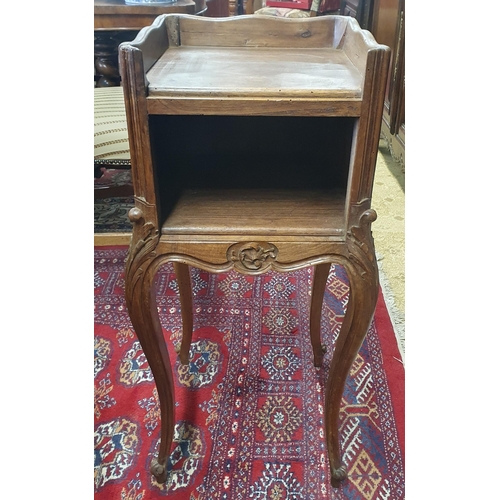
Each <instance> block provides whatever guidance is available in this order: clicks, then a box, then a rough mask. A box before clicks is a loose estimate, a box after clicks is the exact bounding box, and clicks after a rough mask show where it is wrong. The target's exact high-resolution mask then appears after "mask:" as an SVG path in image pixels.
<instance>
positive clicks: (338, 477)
mask: <svg viewBox="0 0 500 500" xmlns="http://www.w3.org/2000/svg"><path fill="white" fill-rule="evenodd" d="M331 475H332V479H331V484H332V487H333V488H339V487H340V483H341V482H342V481H343V480H344V479H346V478H347V469H346V468H345V466H344V465H341V466H340V467H339V468H338V469H332V471H331Z"/></svg>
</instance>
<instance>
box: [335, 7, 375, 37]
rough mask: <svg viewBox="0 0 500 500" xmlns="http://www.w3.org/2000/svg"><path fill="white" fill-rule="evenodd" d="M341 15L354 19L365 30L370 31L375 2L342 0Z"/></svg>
mask: <svg viewBox="0 0 500 500" xmlns="http://www.w3.org/2000/svg"><path fill="white" fill-rule="evenodd" d="M340 13H341V14H342V15H343V16H349V17H354V18H355V19H356V20H357V21H358V23H359V25H360V26H361V27H362V28H363V29H367V30H370V27H371V23H372V16H373V0H342V1H341V2H340Z"/></svg>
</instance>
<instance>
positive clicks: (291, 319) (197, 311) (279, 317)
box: [94, 249, 404, 500]
mask: <svg viewBox="0 0 500 500" xmlns="http://www.w3.org/2000/svg"><path fill="white" fill-rule="evenodd" d="M125 257H126V250H124V249H112V250H109V249H96V250H95V280H94V284H95V340H94V346H95V366H94V375H95V383H94V386H95V402H94V412H95V465H94V483H95V499H96V500H109V499H117V500H152V499H158V498H164V497H165V498H169V499H170V498H171V499H175V500H179V499H183V500H212V499H213V500H217V499H220V500H236V499H242V500H247V499H266V500H299V499H300V500H302V499H304V500H318V499H343V500H347V499H348V500H364V499H366V500H378V499H381V500H382V499H386V500H399V499H403V498H404V473H403V461H402V456H401V450H400V446H399V441H398V436H397V432H396V427H395V422H394V416H393V412H392V403H391V397H390V393H389V391H388V386H387V380H386V374H385V372H384V370H383V363H382V358H381V351H380V343H379V338H378V336H377V330H376V324H372V326H371V327H370V331H369V333H368V335H367V338H366V340H365V342H364V344H363V346H362V348H361V350H360V353H359V355H358V356H357V358H356V361H355V363H354V366H353V368H352V370H351V373H350V376H349V378H348V381H347V386H346V389H345V392H344V399H343V405H342V410H341V428H340V430H341V440H342V453H343V460H344V463H345V464H346V466H347V470H348V479H347V480H346V481H345V482H344V484H343V486H342V487H341V488H340V489H338V490H334V489H332V488H331V486H330V480H329V474H330V473H329V467H328V457H327V451H326V443H325V431H324V423H323V414H324V403H323V398H324V387H325V382H326V378H327V375H328V370H327V368H328V366H329V363H330V360H331V355H332V351H333V346H334V344H335V338H336V335H337V334H338V331H339V328H340V323H341V321H342V318H343V314H344V310H345V306H346V303H347V299H348V293H349V288H348V280H347V276H346V275H345V272H344V270H343V269H342V268H341V267H335V268H332V272H331V273H330V277H329V280H328V285H327V291H326V293H325V302H324V314H323V317H322V339H323V343H324V344H326V345H327V346H328V350H327V354H326V356H325V360H324V364H323V366H322V367H321V368H319V369H317V368H315V367H314V366H313V361H312V360H313V357H312V349H311V344H310V339H309V334H308V331H309V330H308V322H309V310H308V304H309V300H310V289H311V284H312V270H311V269H303V270H300V271H296V272H293V273H287V274H279V273H272V272H271V273H268V274H265V275H262V276H256V277H247V276H242V275H240V274H238V273H236V272H229V273H225V274H220V275H212V274H209V273H205V272H203V271H200V270H197V269H192V270H191V272H192V281H193V288H194V291H195V296H194V304H193V306H194V332H193V342H192V345H191V351H190V359H189V364H188V365H187V366H183V365H181V364H180V363H179V362H178V360H177V357H176V355H175V349H174V347H175V346H176V345H177V344H178V343H179V342H180V339H181V325H182V321H181V315H180V306H179V300H178V296H177V283H176V279H175V274H174V273H173V268H172V267H171V266H170V265H165V266H163V267H162V268H161V269H160V271H159V273H158V276H157V281H156V287H157V291H156V293H157V305H158V310H159V313H160V320H161V322H162V326H163V328H164V334H165V340H166V342H167V344H168V346H169V352H170V356H171V362H172V367H173V371H174V380H175V391H176V425H175V435H174V443H173V445H172V452H171V455H170V457H169V461H168V477H167V482H166V483H165V484H158V483H157V482H156V480H155V479H154V477H153V476H151V474H150V473H149V466H150V463H151V460H152V459H153V458H154V457H155V455H156V453H157V450H158V446H159V430H160V426H159V422H160V421H159V417H160V413H159V407H158V397H157V392H156V388H155V384H154V380H153V377H152V375H151V371H150V370H149V367H148V364H147V361H146V359H145V356H144V353H143V352H142V349H141V346H140V344H139V342H138V341H137V338H136V336H135V333H134V331H133V328H132V325H131V323H130V319H129V316H128V313H127V309H126V306H125V300H124V290H123V287H124V275H123V270H124V260H125Z"/></svg>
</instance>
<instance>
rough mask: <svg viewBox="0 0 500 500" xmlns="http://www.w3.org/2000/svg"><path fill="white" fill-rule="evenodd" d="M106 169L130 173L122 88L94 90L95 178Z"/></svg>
mask: <svg viewBox="0 0 500 500" xmlns="http://www.w3.org/2000/svg"><path fill="white" fill-rule="evenodd" d="M102 167H105V168H118V169H130V147H129V142H128V130H127V117H126V114H125V103H124V100H123V88H122V87H102V88H94V177H97V178H99V177H100V176H101V175H102V172H101V168H102Z"/></svg>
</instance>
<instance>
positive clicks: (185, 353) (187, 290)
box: [174, 262, 193, 365]
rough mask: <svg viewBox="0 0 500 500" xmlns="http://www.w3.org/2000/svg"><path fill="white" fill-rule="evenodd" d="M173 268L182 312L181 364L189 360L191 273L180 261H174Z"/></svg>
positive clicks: (191, 322) (191, 320) (191, 315)
mask: <svg viewBox="0 0 500 500" xmlns="http://www.w3.org/2000/svg"><path fill="white" fill-rule="evenodd" d="M174 270H175V274H176V275H177V284H178V285H179V298H180V302H181V314H182V342H181V344H180V347H179V350H178V354H179V360H180V362H181V363H182V364H183V365H187V364H188V362H189V348H190V347H191V338H192V335H193V294H192V289H191V274H190V272H189V266H188V265H187V264H182V263H180V262H174Z"/></svg>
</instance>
